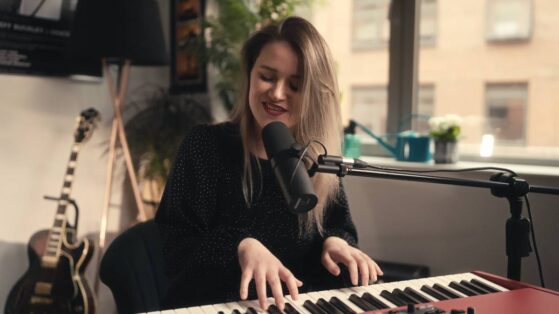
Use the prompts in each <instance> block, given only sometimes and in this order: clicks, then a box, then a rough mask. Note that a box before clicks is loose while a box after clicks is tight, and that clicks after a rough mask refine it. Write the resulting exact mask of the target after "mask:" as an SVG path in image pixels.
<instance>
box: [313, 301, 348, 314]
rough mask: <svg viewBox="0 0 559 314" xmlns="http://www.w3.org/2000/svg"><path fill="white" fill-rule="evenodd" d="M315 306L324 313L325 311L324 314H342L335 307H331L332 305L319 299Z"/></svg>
mask: <svg viewBox="0 0 559 314" xmlns="http://www.w3.org/2000/svg"><path fill="white" fill-rule="evenodd" d="M316 304H317V305H318V306H319V307H320V308H322V309H323V310H324V311H326V313H328V314H343V313H342V312H340V310H338V308H337V307H335V306H333V305H332V304H330V303H329V302H328V301H326V300H324V299H323V298H320V299H318V300H317V301H316Z"/></svg>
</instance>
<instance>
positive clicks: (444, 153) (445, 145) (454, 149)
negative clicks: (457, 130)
mask: <svg viewBox="0 0 559 314" xmlns="http://www.w3.org/2000/svg"><path fill="white" fill-rule="evenodd" d="M433 159H434V160H435V163H436V164H452V163H455V162H457V161H458V142H457V141H448V140H440V139H435V154H434V156H433Z"/></svg>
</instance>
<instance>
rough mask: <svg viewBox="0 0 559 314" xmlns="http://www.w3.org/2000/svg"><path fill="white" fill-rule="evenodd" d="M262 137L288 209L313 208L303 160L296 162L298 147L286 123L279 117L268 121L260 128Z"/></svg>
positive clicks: (303, 209)
mask: <svg viewBox="0 0 559 314" xmlns="http://www.w3.org/2000/svg"><path fill="white" fill-rule="evenodd" d="M262 140H263V141H264V149H265V150H266V154H267V155H268V159H269V160H270V161H271V163H272V168H273V170H274V175H275V176H276V179H277V181H278V184H279V186H280V189H281V192H282V194H283V197H284V199H285V201H286V202H287V207H288V209H289V210H290V211H291V212H292V213H294V214H301V213H305V212H308V211H309V210H311V209H313V208H314V207H315V206H316V203H317V202H318V198H317V197H316V195H315V194H314V190H313V186H312V183H311V179H310V178H309V174H308V173H307V169H305V167H304V164H303V163H301V162H300V163H299V165H298V166H297V162H298V160H299V156H300V153H301V147H300V145H298V144H297V143H295V140H294V139H293V136H292V135H291V132H290V131H289V129H288V128H287V126H286V125H285V124H283V123H282V122H279V121H274V122H272V123H269V124H268V125H266V126H265V127H264V129H263V130H262Z"/></svg>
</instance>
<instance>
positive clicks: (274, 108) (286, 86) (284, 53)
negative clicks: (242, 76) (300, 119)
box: [248, 41, 302, 130]
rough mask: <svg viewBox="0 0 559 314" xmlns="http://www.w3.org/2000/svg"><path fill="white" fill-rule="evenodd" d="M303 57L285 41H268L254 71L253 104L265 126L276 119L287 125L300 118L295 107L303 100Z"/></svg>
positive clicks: (251, 84) (258, 123)
mask: <svg viewBox="0 0 559 314" xmlns="http://www.w3.org/2000/svg"><path fill="white" fill-rule="evenodd" d="M300 72H301V71H300V69H299V60H298V57H297V54H296V53H295V51H294V50H293V49H292V48H291V46H290V45H289V44H288V43H287V42H285V41H277V42H272V43H269V44H267V45H265V46H264V47H263V48H262V50H261V51H260V55H258V58H257V59H256V62H255V64H254V67H253V68H252V70H251V72H250V89H249V96H248V101H249V106H250V111H251V112H252V115H253V116H254V119H255V120H256V124H257V127H258V128H259V129H260V130H261V129H262V128H263V127H264V126H266V125H267V124H268V123H270V122H272V121H281V122H283V123H284V124H285V125H287V127H292V126H294V125H295V123H296V122H297V117H295V116H294V113H293V109H294V108H296V106H298V105H299V103H300V86H301V83H302V78H301V73H300Z"/></svg>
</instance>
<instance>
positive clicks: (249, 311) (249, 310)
mask: <svg viewBox="0 0 559 314" xmlns="http://www.w3.org/2000/svg"><path fill="white" fill-rule="evenodd" d="M271 306H275V305H270V307H271ZM270 307H268V311H270ZM276 309H277V307H276ZM278 311H279V309H278ZM246 314H258V312H257V311H256V310H255V309H254V308H253V307H250V306H249V307H248V308H247V311H246ZM270 314H281V312H279V313H270Z"/></svg>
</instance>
